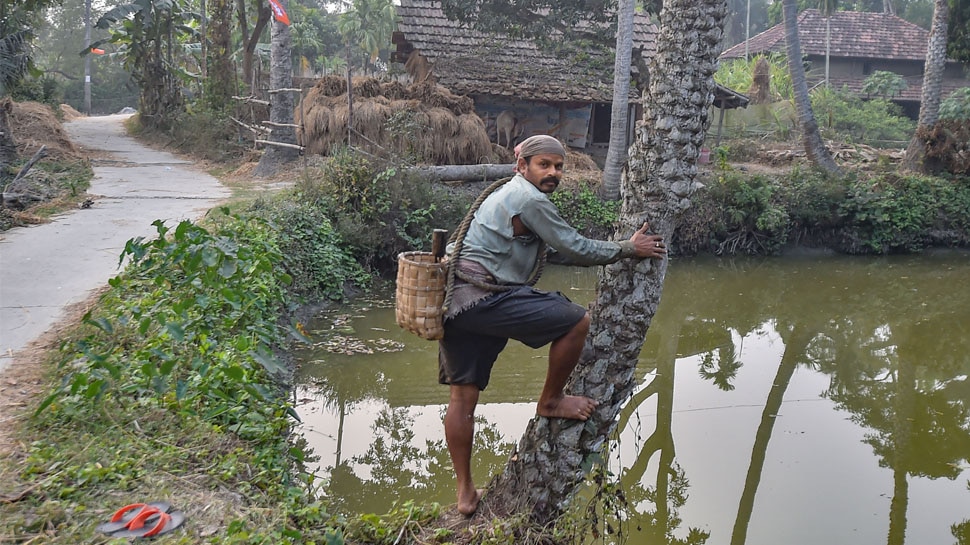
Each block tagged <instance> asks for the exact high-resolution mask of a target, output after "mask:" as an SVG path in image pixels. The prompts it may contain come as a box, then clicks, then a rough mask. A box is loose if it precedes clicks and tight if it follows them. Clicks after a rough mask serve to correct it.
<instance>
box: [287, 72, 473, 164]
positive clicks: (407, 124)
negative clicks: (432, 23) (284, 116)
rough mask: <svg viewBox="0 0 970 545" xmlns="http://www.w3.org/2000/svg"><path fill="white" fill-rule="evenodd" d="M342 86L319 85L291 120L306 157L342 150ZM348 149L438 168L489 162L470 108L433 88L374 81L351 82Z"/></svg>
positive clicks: (337, 82) (334, 80)
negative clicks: (299, 126)
mask: <svg viewBox="0 0 970 545" xmlns="http://www.w3.org/2000/svg"><path fill="white" fill-rule="evenodd" d="M347 112H348V104H347V81H346V80H345V79H343V78H341V77H339V76H327V77H324V78H322V79H320V81H319V82H317V84H316V85H315V86H314V87H313V88H312V89H310V91H309V92H308V93H307V95H306V97H305V98H304V99H303V103H302V105H301V106H300V107H298V108H297V111H296V112H295V113H294V116H293V118H294V119H295V120H296V122H297V123H300V120H301V113H302V116H303V117H302V119H303V130H302V131H297V138H298V139H299V141H300V144H302V145H304V146H306V151H307V153H312V154H322V155H327V154H329V153H330V152H331V150H333V149H334V148H337V147H340V146H345V145H347V119H348V115H347ZM353 128H354V130H355V131H356V133H357V134H359V135H362V138H361V137H355V141H354V145H355V146H358V147H361V148H364V149H366V150H368V151H370V152H372V153H375V154H378V155H386V154H387V153H394V154H398V155H405V156H409V157H415V158H417V160H418V161H422V162H426V163H429V164H438V165H470V164H479V163H486V162H489V159H490V157H491V156H492V144H491V142H489V139H488V134H487V133H486V132H485V123H484V122H483V121H482V120H481V118H480V117H478V116H477V115H476V114H475V110H474V102H473V101H472V99H471V98H468V97H465V96H456V95H453V94H452V93H451V92H450V91H448V90H447V89H446V88H444V87H441V86H440V85H437V84H434V83H417V84H412V85H409V86H405V85H404V84H402V83H400V82H396V81H392V82H380V81H378V80H377V79H374V78H355V79H354V80H353Z"/></svg>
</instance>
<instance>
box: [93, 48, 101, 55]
mask: <svg viewBox="0 0 970 545" xmlns="http://www.w3.org/2000/svg"><path fill="white" fill-rule="evenodd" d="M91 53H94V54H95V55H104V49H100V48H97V47H92V48H91Z"/></svg>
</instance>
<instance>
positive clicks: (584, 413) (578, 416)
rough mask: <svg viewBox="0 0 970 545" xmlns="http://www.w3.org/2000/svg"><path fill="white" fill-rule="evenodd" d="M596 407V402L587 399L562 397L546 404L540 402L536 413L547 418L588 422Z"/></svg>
mask: <svg viewBox="0 0 970 545" xmlns="http://www.w3.org/2000/svg"><path fill="white" fill-rule="evenodd" d="M597 405H599V403H598V402H597V401H595V400H593V399H590V398H588V397H582V396H562V397H559V398H554V399H552V400H550V401H547V402H543V401H540V402H539V406H538V407H537V408H536V413H537V414H538V415H539V416H545V417H547V418H568V419H570V420H588V419H589V417H590V415H591V414H593V411H594V410H595V409H596V406H597Z"/></svg>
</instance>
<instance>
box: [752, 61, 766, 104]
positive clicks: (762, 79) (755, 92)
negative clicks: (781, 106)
mask: <svg viewBox="0 0 970 545" xmlns="http://www.w3.org/2000/svg"><path fill="white" fill-rule="evenodd" d="M748 96H749V97H750V98H751V104H766V103H768V102H771V65H769V64H768V61H767V59H765V58H764V57H760V58H758V62H756V63H755V64H754V74H753V75H752V82H751V87H750V88H749V89H748Z"/></svg>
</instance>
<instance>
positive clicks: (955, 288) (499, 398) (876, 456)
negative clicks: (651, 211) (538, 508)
mask: <svg viewBox="0 0 970 545" xmlns="http://www.w3.org/2000/svg"><path fill="white" fill-rule="evenodd" d="M674 260H675V261H674V262H673V263H671V264H670V268H669V271H668V275H667V278H666V283H665V286H664V293H663V298H662V301H661V304H660V308H659V310H658V312H657V315H656V318H655V320H654V322H653V325H652V327H651V329H650V331H649V333H648V335H647V339H646V343H645V346H644V349H643V352H642V355H641V361H640V363H639V366H638V375H637V378H638V380H639V381H640V386H639V387H638V388H637V390H636V393H635V394H634V396H633V398H632V399H631V400H630V402H629V404H628V405H627V406H626V408H625V409H624V411H623V412H622V413H621V420H622V421H621V422H620V425H619V427H618V429H619V430H620V431H619V435H618V441H617V442H616V443H615V444H614V446H613V449H612V452H610V456H609V460H610V463H609V468H608V469H609V471H608V472H607V474H606V475H605V479H604V480H603V481H602V482H605V483H607V484H606V485H603V486H612V485H613V484H616V483H618V484H619V485H620V486H621V487H622V490H623V493H624V496H625V500H626V504H625V505H624V504H622V503H621V504H619V505H615V506H614V508H613V510H612V511H611V510H608V511H611V512H607V513H605V514H604V513H602V511H597V512H599V513H600V516H603V519H602V520H604V521H607V520H612V521H613V523H614V525H613V528H614V529H618V530H621V531H622V534H623V536H625V537H626V538H627V539H628V541H627V543H632V544H638V545H645V544H647V543H658V542H665V543H666V542H670V543H708V544H726V543H731V544H740V543H748V544H752V545H754V544H777V543H786V544H789V545H801V544H804V545H817V544H819V543H849V542H852V543H882V542H888V543H890V544H902V543H912V544H921V543H951V542H954V541H957V542H958V543H967V542H968V541H967V540H968V534H970V521H968V519H970V465H968V464H970V462H968V457H970V405H968V403H970V401H968V400H970V378H968V377H970V356H968V354H970V346H968V343H970V331H968V328H970V287H968V285H967V283H966V278H968V277H970V253H966V252H952V251H947V252H936V251H931V252H927V253H924V254H923V255H920V256H887V257H875V258H860V257H844V256H833V255H829V254H817V253H816V254H804V255H789V256H786V257H783V258H769V259H761V258H757V259H756V258H746V259H742V258H734V259H717V258H710V257H705V258H691V259H686V258H683V259H682V258H674ZM595 284H596V271H595V269H577V268H567V267H550V268H549V270H548V272H547V273H546V275H545V277H544V278H543V280H542V282H541V283H540V286H539V287H541V288H543V289H558V290H560V291H563V292H564V293H566V294H567V295H568V296H569V297H570V298H572V299H573V300H575V301H578V302H580V303H587V302H589V301H590V300H591V299H592V297H593V290H594V289H595ZM393 315H394V312H393V300H392V299H391V298H390V296H388V297H378V298H375V299H372V300H369V301H366V302H360V303H359V304H358V305H356V306H354V307H343V308H339V309H331V310H328V311H326V312H325V313H324V314H321V315H320V316H318V317H317V318H316V319H315V320H314V321H313V322H312V323H310V324H308V325H307V329H308V330H309V332H310V334H311V337H312V338H313V340H314V344H313V346H310V347H304V348H302V349H300V351H299V352H298V353H297V354H296V357H297V359H298V360H300V362H301V365H300V371H299V372H298V378H297V382H298V387H297V391H296V397H297V405H298V406H297V410H298V412H299V413H300V416H301V417H302V419H303V426H302V432H303V434H304V435H305V437H306V439H307V440H308V442H309V443H310V445H311V446H312V447H313V448H314V450H315V453H316V455H317V456H318V457H319V460H318V462H317V465H318V467H317V471H318V473H319V474H321V475H323V476H325V477H327V478H328V479H329V487H328V489H327V491H326V492H327V494H328V496H329V497H330V499H331V500H333V501H334V503H335V506H339V508H340V509H341V510H346V512H348V513H352V512H357V513H370V512H373V513H383V512H386V511H387V510H388V509H390V508H391V506H392V503H393V502H395V501H404V500H407V499H415V500H419V501H437V502H441V503H444V504H450V503H453V502H454V495H453V494H454V492H453V477H452V473H451V468H450V461H449V458H448V455H447V450H446V448H445V445H444V433H443V429H442V425H441V417H442V413H443V409H444V406H445V404H446V403H447V395H448V390H447V388H446V387H444V386H440V385H438V384H437V363H436V361H437V360H436V353H437V352H436V350H437V345H436V343H433V342H429V341H424V340H421V339H419V338H417V337H414V336H411V335H410V334H408V333H406V332H404V331H402V330H400V329H399V328H398V327H397V326H396V325H395V323H394V316H393ZM545 355H546V351H545V350H539V351H533V350H530V349H528V348H526V347H524V346H522V345H520V344H518V343H510V345H509V349H507V350H506V351H505V352H504V353H503V355H502V356H501V357H500V359H499V362H498V363H497V365H496V369H495V372H494V373H493V381H492V383H491V385H490V386H489V388H488V389H487V390H486V391H485V392H483V395H482V400H481V401H482V404H481V405H479V411H478V415H477V416H478V419H479V425H478V428H477V436H476V445H475V447H476V454H475V459H474V462H475V463H476V466H475V467H474V472H475V478H476V480H477V481H479V482H487V481H488V480H489V478H490V477H491V476H492V475H494V474H495V473H497V472H499V471H501V469H502V467H503V466H504V463H505V460H506V457H507V455H508V453H509V452H510V449H511V448H512V446H513V444H514V443H515V442H517V441H518V438H519V436H520V434H521V433H522V431H523V430H524V429H525V426H526V423H527V421H528V419H529V418H531V417H533V415H534V411H535V408H534V406H535V400H536V397H537V396H538V394H539V390H540V387H541V382H542V379H543V377H544V374H545ZM595 493H596V490H594V487H593V486H592V485H591V486H590V488H589V489H588V490H585V491H584V492H583V493H582V494H583V499H589V498H593V497H595ZM601 508H602V507H600V508H599V509H601ZM619 511H622V513H621V512H619ZM617 516H618V517H619V518H620V520H622V522H619V523H617V522H616V520H617V519H616V518H615V517H617ZM887 536H888V538H887ZM658 540H659V541H658Z"/></svg>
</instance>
